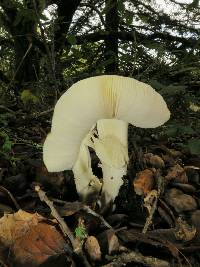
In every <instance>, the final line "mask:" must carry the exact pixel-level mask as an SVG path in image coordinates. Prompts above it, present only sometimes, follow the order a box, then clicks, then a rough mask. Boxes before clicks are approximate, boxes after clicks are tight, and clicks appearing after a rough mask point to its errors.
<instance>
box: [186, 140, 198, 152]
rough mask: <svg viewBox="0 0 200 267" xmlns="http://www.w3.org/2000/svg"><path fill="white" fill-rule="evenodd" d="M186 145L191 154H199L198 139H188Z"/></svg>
mask: <svg viewBox="0 0 200 267" xmlns="http://www.w3.org/2000/svg"><path fill="white" fill-rule="evenodd" d="M187 146H188V148H189V150H190V152H191V154H196V155H200V139H198V138H195V139H191V140H189V141H188V144H187Z"/></svg>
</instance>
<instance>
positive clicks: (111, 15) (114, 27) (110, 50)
mask: <svg viewBox="0 0 200 267" xmlns="http://www.w3.org/2000/svg"><path fill="white" fill-rule="evenodd" d="M105 3H106V16H105V23H106V25H105V30H106V31H107V32H108V33H109V34H110V37H109V38H107V39H105V54H104V56H105V61H106V66H105V73H108V74H109V73H116V72H118V38H117V36H116V35H112V33H113V32H115V33H116V32H117V31H118V26H119V15H118V6H117V0H105Z"/></svg>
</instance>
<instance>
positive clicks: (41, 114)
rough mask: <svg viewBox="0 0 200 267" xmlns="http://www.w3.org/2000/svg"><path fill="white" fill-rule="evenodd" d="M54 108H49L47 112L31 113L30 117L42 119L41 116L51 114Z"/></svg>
mask: <svg viewBox="0 0 200 267" xmlns="http://www.w3.org/2000/svg"><path fill="white" fill-rule="evenodd" d="M53 110H54V108H50V109H48V110H45V111H42V112H37V113H33V114H32V115H31V117H34V118H39V117H42V116H45V115H47V114H49V113H51V112H53Z"/></svg>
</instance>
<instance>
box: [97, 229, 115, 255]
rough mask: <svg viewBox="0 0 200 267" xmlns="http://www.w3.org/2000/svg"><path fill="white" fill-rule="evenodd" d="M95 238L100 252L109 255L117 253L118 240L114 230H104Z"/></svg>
mask: <svg viewBox="0 0 200 267" xmlns="http://www.w3.org/2000/svg"><path fill="white" fill-rule="evenodd" d="M97 238H98V241H99V244H100V247H101V251H102V252H104V253H106V254H109V255H111V254H113V253H115V252H117V251H119V240H118V237H117V236H116V234H115V231H114V230H112V229H108V230H105V231H104V232H102V233H101V234H100V235H98V237H97Z"/></svg>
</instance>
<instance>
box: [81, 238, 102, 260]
mask: <svg viewBox="0 0 200 267" xmlns="http://www.w3.org/2000/svg"><path fill="white" fill-rule="evenodd" d="M85 250H86V252H87V253H88V255H89V258H90V259H91V260H92V261H100V260H101V249H100V245H99V242H98V240H97V239H96V237H94V236H88V238H87V239H86V241H85Z"/></svg>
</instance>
